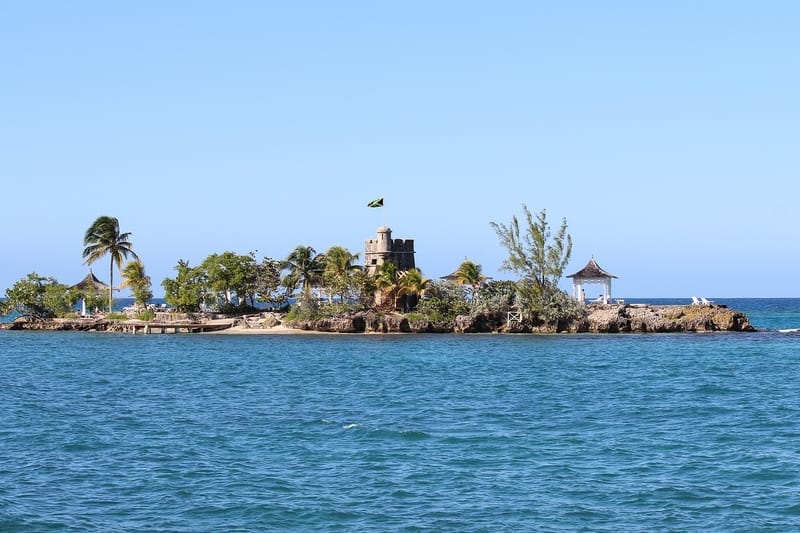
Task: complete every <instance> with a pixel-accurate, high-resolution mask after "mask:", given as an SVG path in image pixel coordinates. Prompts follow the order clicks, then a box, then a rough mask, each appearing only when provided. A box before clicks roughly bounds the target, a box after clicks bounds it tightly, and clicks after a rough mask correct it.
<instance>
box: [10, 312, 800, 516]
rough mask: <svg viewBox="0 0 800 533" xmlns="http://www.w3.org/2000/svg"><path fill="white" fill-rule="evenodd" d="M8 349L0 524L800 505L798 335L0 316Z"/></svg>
mask: <svg viewBox="0 0 800 533" xmlns="http://www.w3.org/2000/svg"><path fill="white" fill-rule="evenodd" d="M751 307H752V309H751V310H749V311H748V313H749V314H750V315H751V318H753V316H752V315H754V312H755V315H756V316H758V317H759V320H761V327H762V328H766V326H765V325H764V324H766V323H769V324H772V325H774V326H775V328H774V329H781V328H784V327H795V326H793V325H792V323H793V321H794V323H800V322H797V318H798V317H800V306H795V307H792V305H789V304H788V303H787V301H784V300H782V301H781V302H778V303H776V302H774V301H766V300H765V301H762V302H755V301H754V302H751ZM756 308H758V309H756ZM0 365H2V366H1V367H2V369H3V371H2V373H0V480H2V483H0V531H186V532H189V531H265V530H266V531H269V530H280V531H287V530H294V531H312V530H313V531H423V530H424V531H497V530H503V531H530V530H537V531H580V530H585V531H647V530H658V531H686V530H712V531H754V530H758V531H770V530H772V531H787V530H796V529H797V528H798V527H800V497H799V496H800V447H799V446H798V444H797V443H798V442H799V441H798V439H800V391H799V388H798V386H797V380H798V379H797V378H798V369H799V368H800V335H797V334H782V333H777V332H774V331H766V332H758V333H712V334H674V335H673V334H650V335H641V334H625V335H586V334H583V335H539V336H537V335H520V336H512V335H387V336H378V335H339V336H337V335H331V336H328V335H319V336H317V335H313V336H278V335H272V336H268V335H263V336H255V335H254V336H236V335H230V336H226V335H196V334H195V335H187V334H184V335H149V336H145V335H139V336H132V335H120V334H109V333H74V332H69V333H67V332H13V331H0Z"/></svg>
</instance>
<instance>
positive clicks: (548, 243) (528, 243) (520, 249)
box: [491, 204, 572, 312]
mask: <svg viewBox="0 0 800 533" xmlns="http://www.w3.org/2000/svg"><path fill="white" fill-rule="evenodd" d="M522 208H523V210H524V212H525V222H526V227H525V228H524V233H522V232H521V230H520V223H519V220H518V219H517V217H516V216H514V217H513V218H512V219H511V224H510V225H508V226H506V225H505V224H499V223H496V222H491V226H492V228H493V229H494V230H495V232H496V233H497V236H498V237H499V238H500V243H501V244H502V245H503V247H505V248H506V250H508V259H506V260H504V261H503V265H502V268H503V269H504V270H508V271H511V272H515V273H516V274H518V275H519V276H520V278H521V279H520V282H519V283H518V291H519V292H518V297H519V300H520V304H521V305H520V307H521V308H522V309H521V310H522V311H524V312H525V311H534V312H535V311H539V310H541V309H543V308H546V307H548V306H550V303H551V302H552V301H553V300H560V299H561V298H560V296H559V295H558V293H559V292H563V291H560V290H559V289H558V282H559V280H560V279H561V276H562V275H563V273H564V268H565V267H566V266H567V263H569V258H570V255H571V254H572V237H571V236H570V235H569V234H568V233H567V219H566V218H565V219H563V220H562V222H561V226H560V227H559V229H558V231H556V233H555V234H553V233H552V232H551V229H550V224H549V223H548V221H547V213H546V211H545V210H544V209H543V210H542V211H540V212H539V213H537V214H536V216H535V217H534V215H533V214H531V212H530V211H529V210H528V207H527V206H525V205H524V204H523V206H522Z"/></svg>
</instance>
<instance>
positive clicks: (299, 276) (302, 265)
mask: <svg viewBox="0 0 800 533" xmlns="http://www.w3.org/2000/svg"><path fill="white" fill-rule="evenodd" d="M281 267H282V268H281V270H288V273H287V274H286V275H285V276H284V277H283V278H282V279H281V284H282V285H283V286H284V287H286V290H287V291H288V292H289V294H290V295H291V294H293V293H294V291H295V290H296V289H297V287H298V286H300V287H301V288H302V296H303V299H304V300H306V301H307V302H308V301H309V300H310V298H311V289H312V288H313V287H315V286H317V285H319V283H320V282H321V281H322V273H323V272H324V270H325V256H324V255H322V254H317V252H316V251H315V250H314V248H312V247H311V246H297V247H296V248H295V249H294V250H293V251H292V253H290V254H289V256H288V257H287V258H286V259H285V260H284V261H283V264H282V265H281Z"/></svg>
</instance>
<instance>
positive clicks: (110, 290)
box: [108, 254, 114, 314]
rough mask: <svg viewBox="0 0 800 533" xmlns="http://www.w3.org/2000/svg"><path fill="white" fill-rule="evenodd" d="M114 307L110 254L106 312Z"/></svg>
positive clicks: (112, 269)
mask: <svg viewBox="0 0 800 533" xmlns="http://www.w3.org/2000/svg"><path fill="white" fill-rule="evenodd" d="M113 307H114V256H113V254H112V256H111V268H110V269H109V274H108V312H109V314H110V313H111V310H112V309H113Z"/></svg>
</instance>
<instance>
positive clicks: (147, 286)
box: [120, 259, 153, 307]
mask: <svg viewBox="0 0 800 533" xmlns="http://www.w3.org/2000/svg"><path fill="white" fill-rule="evenodd" d="M126 287H129V288H130V289H131V292H132V293H133V297H134V299H135V304H136V305H137V306H139V307H147V304H148V303H150V300H152V298H153V291H152V283H151V282H150V276H148V275H147V274H146V273H145V271H144V264H143V263H142V262H141V261H140V260H138V259H136V260H133V261H128V262H127V263H126V264H125V267H124V268H123V269H122V283H121V284H120V288H126Z"/></svg>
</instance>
